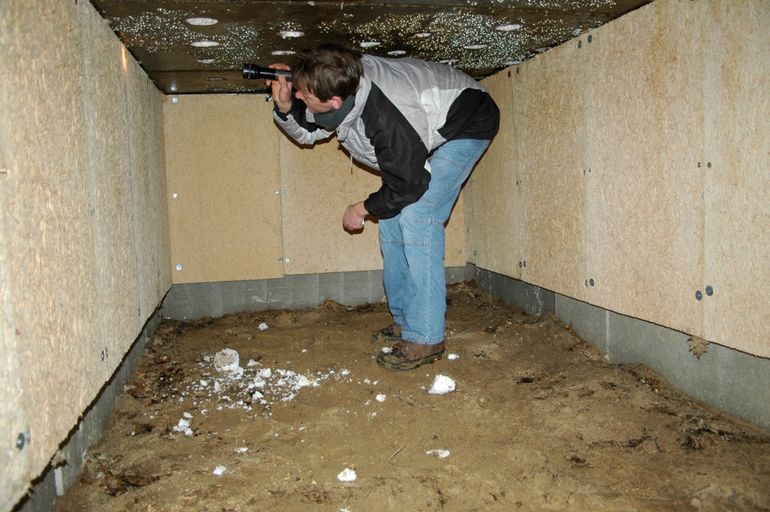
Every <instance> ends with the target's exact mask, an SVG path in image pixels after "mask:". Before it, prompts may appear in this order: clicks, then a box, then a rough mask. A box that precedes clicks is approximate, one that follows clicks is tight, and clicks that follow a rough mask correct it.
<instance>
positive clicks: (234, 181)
mask: <svg viewBox="0 0 770 512" xmlns="http://www.w3.org/2000/svg"><path fill="white" fill-rule="evenodd" d="M177 98H178V102H177V103H174V102H173V101H171V98H170V97H169V98H168V101H166V102H165V103H164V108H163V113H164V126H165V134H166V140H165V150H166V173H167V194H168V196H169V207H168V208H169V231H170V238H171V262H170V264H171V268H172V275H173V279H174V282H175V283H193V282H214V281H234V280H244V279H266V278H274V277H280V276H282V275H283V273H282V270H283V269H282V265H281V264H280V263H279V262H278V259H279V258H280V257H282V255H283V249H282V244H281V205H280V194H277V193H276V191H278V189H279V187H280V181H279V179H280V178H279V176H280V173H279V164H278V140H279V136H278V134H277V133H276V128H275V126H274V124H273V123H272V121H271V117H270V111H271V108H272V104H270V103H266V102H265V101H263V99H262V98H261V97H256V96H253V95H243V96H238V95H203V96H179V97H177ZM303 208H305V209H307V205H303ZM177 268H178V269H179V270H177Z"/></svg>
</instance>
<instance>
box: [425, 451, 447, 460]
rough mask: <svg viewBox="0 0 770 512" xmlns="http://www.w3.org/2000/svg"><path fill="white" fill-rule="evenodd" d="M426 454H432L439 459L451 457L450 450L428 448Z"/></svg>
mask: <svg viewBox="0 0 770 512" xmlns="http://www.w3.org/2000/svg"><path fill="white" fill-rule="evenodd" d="M425 455H430V456H431V457H436V458H437V459H446V458H447V457H449V450H441V449H438V450H428V451H427V452H425Z"/></svg>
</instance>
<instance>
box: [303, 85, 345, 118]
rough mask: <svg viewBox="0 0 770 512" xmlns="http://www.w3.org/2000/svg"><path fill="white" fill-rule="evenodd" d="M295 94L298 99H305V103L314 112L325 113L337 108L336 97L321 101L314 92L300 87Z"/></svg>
mask: <svg viewBox="0 0 770 512" xmlns="http://www.w3.org/2000/svg"><path fill="white" fill-rule="evenodd" d="M294 96H296V98H297V99H298V100H302V101H304V102H305V105H307V109H308V110H309V111H310V112H312V113H313V114H323V113H325V112H331V111H332V110H334V109H335V108H337V107H336V106H335V101H334V98H332V99H330V100H327V101H321V100H319V99H318V98H317V97H316V96H315V95H314V94H312V93H310V92H308V91H301V90H299V89H298V90H297V91H296V92H295V93H294Z"/></svg>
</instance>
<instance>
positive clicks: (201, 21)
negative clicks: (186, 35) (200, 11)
mask: <svg viewBox="0 0 770 512" xmlns="http://www.w3.org/2000/svg"><path fill="white" fill-rule="evenodd" d="M185 21H186V22H187V23H189V24H190V25H194V26H196V27H207V26H209V25H216V24H217V23H219V20H217V19H214V18H187V19H186V20H185Z"/></svg>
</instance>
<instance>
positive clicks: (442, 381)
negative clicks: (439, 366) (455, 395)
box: [428, 374, 455, 395]
mask: <svg viewBox="0 0 770 512" xmlns="http://www.w3.org/2000/svg"><path fill="white" fill-rule="evenodd" d="M454 390H455V381H454V380H453V379H452V378H451V377H447V376H446V375H440V374H439V375H436V378H435V379H433V384H431V386H430V389H429V390H428V393H430V394H431V395H446V394H447V393H451V392H452V391H454Z"/></svg>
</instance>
